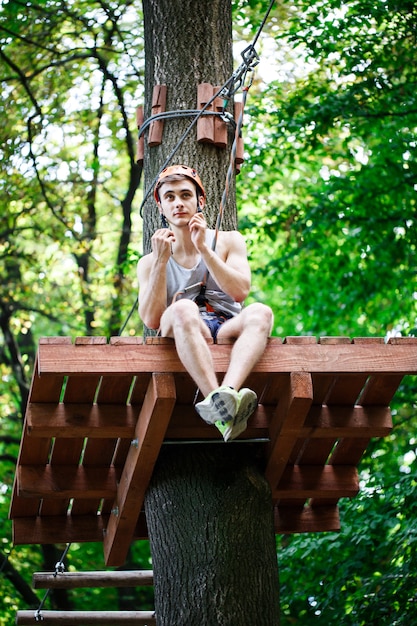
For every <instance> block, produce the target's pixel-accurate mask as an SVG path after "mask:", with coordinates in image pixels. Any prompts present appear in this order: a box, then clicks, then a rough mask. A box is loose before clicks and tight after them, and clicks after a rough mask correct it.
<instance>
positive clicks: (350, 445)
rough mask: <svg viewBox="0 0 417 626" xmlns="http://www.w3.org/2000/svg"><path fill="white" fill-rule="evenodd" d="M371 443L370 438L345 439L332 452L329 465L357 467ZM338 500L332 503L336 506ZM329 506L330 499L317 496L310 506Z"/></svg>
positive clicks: (333, 500)
mask: <svg viewBox="0 0 417 626" xmlns="http://www.w3.org/2000/svg"><path fill="white" fill-rule="evenodd" d="M369 442H370V438H369V437H368V438H366V437H363V438H360V437H358V438H355V439H353V438H345V439H342V440H340V441H338V442H337V445H336V446H335V447H334V449H333V450H332V453H331V455H330V457H329V461H328V462H329V465H332V466H333V467H334V466H338V465H342V466H343V465H354V466H357V465H358V464H359V462H360V460H361V458H362V456H363V453H364V452H365V450H366V448H367V447H368V445H369ZM337 500H338V498H337V497H335V498H333V499H332V500H330V502H333V503H334V504H336V503H337ZM324 503H326V504H328V503H329V498H322V497H320V496H317V497H315V498H312V499H311V501H310V504H311V505H312V506H320V505H322V504H324Z"/></svg>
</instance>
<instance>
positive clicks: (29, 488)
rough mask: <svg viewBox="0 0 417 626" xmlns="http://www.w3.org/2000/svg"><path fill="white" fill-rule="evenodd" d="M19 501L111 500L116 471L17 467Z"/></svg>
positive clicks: (105, 469)
mask: <svg viewBox="0 0 417 626" xmlns="http://www.w3.org/2000/svg"><path fill="white" fill-rule="evenodd" d="M17 472H18V474H19V480H18V494H19V495H20V496H22V497H23V498H34V497H39V498H47V499H50V500H56V499H63V498H83V499H88V498H99V499H100V498H114V497H115V495H116V487H117V480H118V478H119V476H120V471H116V469H115V468H114V467H84V466H78V467H74V466H72V465H70V466H59V465H58V466H52V465H47V466H46V467H40V466H36V465H34V466H28V465H24V466H21V467H18V468H17Z"/></svg>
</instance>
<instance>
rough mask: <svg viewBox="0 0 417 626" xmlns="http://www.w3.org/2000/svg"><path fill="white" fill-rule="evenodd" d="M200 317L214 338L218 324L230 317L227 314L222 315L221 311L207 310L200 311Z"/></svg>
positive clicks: (217, 330)
mask: <svg viewBox="0 0 417 626" xmlns="http://www.w3.org/2000/svg"><path fill="white" fill-rule="evenodd" d="M200 317H201V319H202V320H203V322H204V323H205V324H206V326H208V328H209V330H210V332H211V336H212V337H213V339H214V340H215V339H216V337H217V333H218V332H219V330H220V326H222V325H223V324H224V323H225V322H226V321H227V320H228V319H230V317H229V316H227V315H223V314H222V313H209V312H207V311H200Z"/></svg>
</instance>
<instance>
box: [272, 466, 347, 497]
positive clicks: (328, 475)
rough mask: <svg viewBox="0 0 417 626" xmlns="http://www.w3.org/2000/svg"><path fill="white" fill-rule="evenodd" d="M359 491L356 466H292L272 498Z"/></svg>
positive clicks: (333, 494) (343, 494)
mask: <svg viewBox="0 0 417 626" xmlns="http://www.w3.org/2000/svg"><path fill="white" fill-rule="evenodd" d="M358 491H359V478H358V472H357V469H356V467H351V466H350V465H337V466H336V465H325V466H324V467H320V466H315V465H302V466H301V465H295V466H294V467H287V468H286V469H285V471H284V473H283V475H282V478H281V480H280V482H279V484H278V486H277V487H276V488H275V489H274V490H273V493H272V497H273V498H274V499H278V498H287V499H289V498H290V499H291V498H293V497H294V498H305V499H307V498H315V497H327V498H351V497H353V496H355V495H356V494H357V493H358Z"/></svg>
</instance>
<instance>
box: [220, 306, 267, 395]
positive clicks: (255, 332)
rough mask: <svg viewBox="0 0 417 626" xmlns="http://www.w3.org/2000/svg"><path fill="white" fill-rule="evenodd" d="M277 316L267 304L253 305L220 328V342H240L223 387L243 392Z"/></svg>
mask: <svg viewBox="0 0 417 626" xmlns="http://www.w3.org/2000/svg"><path fill="white" fill-rule="evenodd" d="M272 324H273V314H272V311H271V309H270V308H269V307H268V306H265V305H264V304H259V303H255V304H250V305H249V306H247V307H245V308H244V309H243V311H242V313H240V314H239V315H237V316H236V317H233V318H232V319H230V320H228V321H227V322H225V323H224V324H223V326H222V327H221V328H220V330H219V332H218V335H217V338H218V339H236V341H235V343H234V345H233V349H232V354H231V357H230V363H229V367H228V370H227V373H226V375H225V377H224V380H223V385H228V386H230V387H233V388H234V389H237V390H239V389H240V388H241V386H242V385H243V383H244V382H245V380H246V378H247V377H248V376H249V374H250V373H251V371H252V369H253V368H254V366H255V365H256V363H257V362H258V361H259V359H260V358H261V356H262V354H263V352H264V350H265V347H266V344H267V341H268V337H269V336H270V334H271V329H272Z"/></svg>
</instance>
